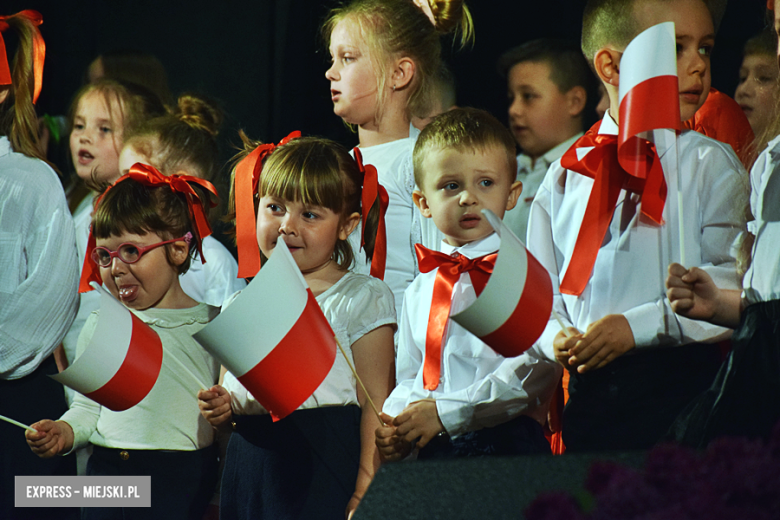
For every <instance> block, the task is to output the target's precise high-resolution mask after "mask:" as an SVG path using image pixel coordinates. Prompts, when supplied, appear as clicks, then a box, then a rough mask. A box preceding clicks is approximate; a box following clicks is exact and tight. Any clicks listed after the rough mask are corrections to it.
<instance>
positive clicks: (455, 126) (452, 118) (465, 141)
mask: <svg viewBox="0 0 780 520" xmlns="http://www.w3.org/2000/svg"><path fill="white" fill-rule="evenodd" d="M493 147H496V148H498V149H499V150H502V151H504V152H505V153H506V160H507V169H508V171H509V173H510V175H511V179H510V181H511V182H514V181H515V177H516V175H517V173H516V172H517V156H516V155H515V139H514V137H512V134H511V133H510V132H509V130H508V129H507V128H506V127H505V126H504V125H503V124H502V123H501V122H500V121H499V120H498V119H496V118H495V117H493V116H492V115H491V114H490V113H489V112H486V111H485V110H479V109H477V108H453V109H452V110H450V111H448V112H444V113H443V114H441V115H439V116H437V117H436V118H435V119H434V120H433V121H432V122H431V123H430V124H429V125H428V126H426V127H425V128H424V129H423V131H422V132H420V136H419V137H418V138H417V142H416V143H415V145H414V152H413V154H412V162H413V165H414V181H415V182H416V183H417V186H422V185H423V182H422V181H423V179H424V175H425V172H424V170H423V162H424V160H425V157H426V156H427V155H428V154H430V153H431V151H433V150H441V149H444V148H454V149H455V150H457V151H459V152H463V151H477V150H479V151H484V150H486V149H488V148H493Z"/></svg>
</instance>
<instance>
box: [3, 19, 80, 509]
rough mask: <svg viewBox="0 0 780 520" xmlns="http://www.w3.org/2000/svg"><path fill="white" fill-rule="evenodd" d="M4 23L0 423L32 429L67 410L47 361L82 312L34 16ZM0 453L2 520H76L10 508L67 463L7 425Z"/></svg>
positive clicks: (69, 470)
mask: <svg viewBox="0 0 780 520" xmlns="http://www.w3.org/2000/svg"><path fill="white" fill-rule="evenodd" d="M2 19H3V22H0V23H2V24H6V25H5V26H4V29H3V32H2V33H1V34H0V42H2V39H3V38H6V41H7V42H9V43H10V42H11V41H14V42H15V45H14V47H11V45H9V49H8V56H6V51H5V47H3V50H2V52H1V53H0V186H2V189H0V269H2V275H0V394H2V395H3V397H2V398H0V401H1V402H2V406H0V408H1V409H2V411H0V414H3V415H5V416H7V417H11V418H13V419H15V420H17V421H21V422H23V423H25V424H29V423H30V422H32V421H34V420H35V419H36V417H37V414H39V413H47V414H52V415H55V416H59V415H60V414H62V413H64V412H65V410H67V404H66V402H65V397H64V395H63V393H62V386H61V385H59V383H56V382H55V381H53V380H52V379H51V378H50V377H49V375H50V374H56V373H57V366H56V363H55V360H54V357H53V356H52V352H53V351H54V349H55V348H56V347H57V345H59V343H60V341H62V337H63V336H64V335H65V331H67V330H68V327H69V326H70V324H71V322H72V321H73V318H74V316H75V315H76V310H77V308H78V298H77V293H76V287H77V284H78V265H77V261H76V253H75V238H74V236H73V226H72V224H71V222H70V219H69V213H68V206H67V203H66V202H65V194H64V193H63V191H62V185H61V184H60V180H59V179H58V178H57V174H56V173H55V172H54V170H52V168H51V167H50V166H49V165H48V164H47V163H46V162H45V161H44V159H43V157H42V155H41V152H40V151H39V150H40V148H39V147H38V123H37V120H36V117H35V106H34V103H35V100H36V98H37V95H38V93H39V89H36V88H35V85H36V80H38V81H40V80H41V77H40V75H39V74H37V73H36V72H35V70H36V67H35V65H36V62H37V61H38V60H36V59H35V56H36V55H37V54H36V52H35V50H36V45H35V43H34V42H35V40H36V37H37V38H40V37H41V35H40V32H39V31H38V28H37V25H39V24H40V22H41V19H40V14H38V13H36V12H34V11H22V12H20V13H17V14H15V15H11V16H8V17H5V16H4V17H3V18H2ZM14 49H15V50H14ZM38 56H39V57H40V55H38ZM38 63H39V64H40V65H41V66H42V65H43V63H42V62H38ZM4 72H7V73H8V75H7V76H5V75H4ZM37 84H38V86H40V83H37ZM0 444H1V445H2V448H0V489H2V491H1V492H0V493H2V498H0V518H3V519H18V518H33V517H36V518H45V517H46V516H48V515H55V516H57V518H60V519H73V518H78V510H77V509H75V510H74V509H73V508H67V507H65V508H56V509H48V508H46V509H42V508H41V509H39V508H14V500H13V496H14V493H13V489H14V477H15V476H18V475H38V476H41V477H45V476H51V475H75V472H76V466H75V463H74V461H73V460H66V459H59V460H46V461H44V460H40V459H38V458H37V457H35V456H34V455H32V454H31V453H30V452H29V451H28V450H27V449H26V448H25V444H24V441H23V440H22V436H21V435H20V434H19V429H18V428H16V427H15V426H11V425H10V424H7V423H3V424H2V425H0ZM41 480H44V478H41Z"/></svg>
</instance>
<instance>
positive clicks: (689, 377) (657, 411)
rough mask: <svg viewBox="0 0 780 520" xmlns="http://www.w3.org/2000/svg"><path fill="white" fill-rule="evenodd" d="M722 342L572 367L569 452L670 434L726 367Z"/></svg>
mask: <svg viewBox="0 0 780 520" xmlns="http://www.w3.org/2000/svg"><path fill="white" fill-rule="evenodd" d="M720 358H721V356H720V348H719V347H718V345H708V344H691V345H685V346H681V347H669V348H657V349H635V350H634V351H633V353H632V354H629V355H625V356H621V357H619V358H617V359H616V360H615V361H613V362H612V363H610V364H608V365H607V366H605V367H603V368H600V369H598V370H594V371H592V372H586V373H584V374H579V373H577V372H576V371H574V370H572V371H570V374H571V378H570V380H569V401H568V402H567V403H566V407H565V408H564V410H563V442H564V444H566V452H567V453H577V452H594V451H614V450H644V449H648V448H650V447H652V446H653V445H654V444H656V443H657V442H658V441H659V440H661V439H662V437H664V435H665V434H666V432H667V430H668V429H669V426H670V425H671V424H672V422H673V421H674V419H675V418H676V417H677V415H678V414H679V413H680V412H681V411H682V410H683V408H685V406H686V405H687V404H688V403H689V402H690V401H691V400H692V399H693V398H694V397H695V396H696V395H698V394H699V393H701V392H702V391H703V390H704V389H706V388H707V387H708V386H709V385H710V384H711V383H712V380H713V379H714V377H715V373H716V372H717V370H718V366H719V365H720Z"/></svg>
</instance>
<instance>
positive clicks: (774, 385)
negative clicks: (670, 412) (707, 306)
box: [669, 300, 780, 448]
mask: <svg viewBox="0 0 780 520" xmlns="http://www.w3.org/2000/svg"><path fill="white" fill-rule="evenodd" d="M731 344H732V349H731V352H730V353H729V355H728V357H727V358H726V360H725V361H724V362H723V364H722V365H721V367H720V369H719V371H718V374H717V376H716V377H715V380H714V382H713V383H712V385H711V386H710V387H709V388H708V389H707V390H706V391H704V392H703V393H702V394H701V395H699V396H698V397H697V398H696V399H695V400H693V401H692V402H691V403H690V404H689V405H688V407H687V408H686V409H685V410H684V411H683V412H682V413H681V414H680V415H679V417H678V418H677V420H676V421H675V423H674V425H673V426H672V428H671V429H670V432H669V438H670V439H673V440H676V441H678V442H680V443H682V444H685V445H687V446H692V447H695V448H703V447H705V446H707V444H709V443H710V441H712V440H713V439H715V438H716V437H720V436H723V435H732V436H733V435H738V436H748V437H767V436H769V434H770V433H771V431H772V427H773V426H774V425H775V423H777V422H778V420H780V300H773V301H769V302H761V303H754V304H752V305H750V306H748V307H747V308H746V309H745V310H744V311H743V313H742V318H741V321H740V324H739V327H738V328H737V329H736V330H735V331H734V335H733V336H732V338H731Z"/></svg>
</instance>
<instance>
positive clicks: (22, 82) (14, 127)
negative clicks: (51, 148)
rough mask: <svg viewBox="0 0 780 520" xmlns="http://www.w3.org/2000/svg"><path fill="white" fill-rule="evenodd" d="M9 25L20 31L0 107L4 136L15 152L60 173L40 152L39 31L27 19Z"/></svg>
mask: <svg viewBox="0 0 780 520" xmlns="http://www.w3.org/2000/svg"><path fill="white" fill-rule="evenodd" d="M5 22H6V23H7V24H8V25H9V27H11V28H13V29H14V30H15V31H16V34H17V36H18V38H19V42H18V45H17V48H16V53H15V54H14V57H13V62H12V64H11V85H10V88H9V90H8V95H7V96H6V98H5V99H4V100H3V102H2V103H0V135H5V136H7V137H8V140H9V141H10V142H11V148H13V150H14V151H15V152H18V153H21V154H24V155H26V156H27V157H32V158H35V159H40V160H42V161H44V162H46V163H47V164H48V165H49V166H51V167H52V168H53V169H55V170H56V168H55V167H54V165H52V164H51V163H49V162H48V161H47V160H46V157H45V155H44V153H43V151H42V150H41V149H40V144H39V140H38V117H37V116H36V115H35V106H34V105H33V91H34V88H35V74H34V70H33V40H34V37H35V34H36V32H37V31H38V28H37V27H36V25H35V24H34V23H33V22H32V21H31V20H30V19H28V18H27V17H26V16H11V17H8V18H6V19H5ZM4 58H5V57H4Z"/></svg>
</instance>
